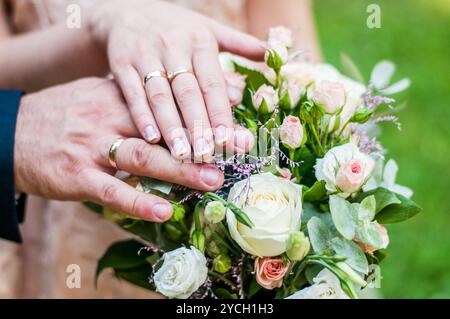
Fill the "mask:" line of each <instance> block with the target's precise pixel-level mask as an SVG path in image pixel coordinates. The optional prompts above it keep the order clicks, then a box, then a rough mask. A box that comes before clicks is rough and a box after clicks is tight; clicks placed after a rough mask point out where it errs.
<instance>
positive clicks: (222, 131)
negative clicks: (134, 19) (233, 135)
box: [216, 125, 228, 145]
mask: <svg viewBox="0 0 450 319" xmlns="http://www.w3.org/2000/svg"><path fill="white" fill-rule="evenodd" d="M226 142H228V130H227V128H226V127H225V126H223V125H220V126H218V127H217V128H216V144H217V145H223V144H225V143H226Z"/></svg>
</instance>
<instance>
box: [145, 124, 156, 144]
mask: <svg viewBox="0 0 450 319" xmlns="http://www.w3.org/2000/svg"><path fill="white" fill-rule="evenodd" d="M144 135H145V139H146V140H147V142H153V141H154V140H156V139H157V138H158V133H157V132H156V130H155V128H154V127H153V125H149V126H147V127H146V128H145V129H144Z"/></svg>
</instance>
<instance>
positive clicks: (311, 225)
mask: <svg viewBox="0 0 450 319" xmlns="http://www.w3.org/2000/svg"><path fill="white" fill-rule="evenodd" d="M308 235H309V240H310V241H311V245H312V247H313V249H314V251H315V252H316V253H318V254H322V253H323V252H324V251H325V250H326V249H327V248H329V246H330V242H331V239H332V235H331V232H330V230H329V229H328V227H327V225H325V223H324V222H323V221H322V220H320V219H319V218H318V217H312V218H311V219H310V220H309V222H308Z"/></svg>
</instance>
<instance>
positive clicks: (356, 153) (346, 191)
mask: <svg viewBox="0 0 450 319" xmlns="http://www.w3.org/2000/svg"><path fill="white" fill-rule="evenodd" d="M374 167H375V161H374V160H373V159H372V158H371V157H370V156H369V155H366V154H364V153H362V152H360V150H359V149H358V147H356V145H355V144H353V143H348V144H344V145H341V146H336V147H334V148H332V149H331V150H329V151H328V152H327V153H326V154H325V156H324V158H321V159H318V160H317V163H316V166H315V170H316V178H317V180H319V181H322V180H324V181H325V182H326V185H325V187H326V189H327V190H328V191H330V192H333V193H334V192H339V193H341V195H342V196H343V197H347V196H348V195H350V194H351V193H354V192H356V191H358V190H359V189H360V188H361V187H362V186H363V185H364V183H365V182H366V181H367V179H368V178H369V177H370V174H371V173H372V171H373V169H374Z"/></svg>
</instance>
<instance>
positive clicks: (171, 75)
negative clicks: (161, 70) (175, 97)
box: [167, 68, 193, 83]
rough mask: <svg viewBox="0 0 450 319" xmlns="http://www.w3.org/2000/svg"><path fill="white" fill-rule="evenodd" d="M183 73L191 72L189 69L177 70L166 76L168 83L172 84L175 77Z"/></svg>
mask: <svg viewBox="0 0 450 319" xmlns="http://www.w3.org/2000/svg"><path fill="white" fill-rule="evenodd" d="M184 73H193V72H192V69H191V68H179V69H176V70H175V71H173V72H169V73H168V74H167V78H168V79H169V82H170V83H172V82H173V80H175V79H176V77H177V76H179V75H181V74H184Z"/></svg>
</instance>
